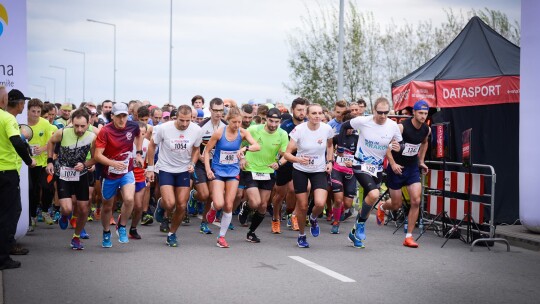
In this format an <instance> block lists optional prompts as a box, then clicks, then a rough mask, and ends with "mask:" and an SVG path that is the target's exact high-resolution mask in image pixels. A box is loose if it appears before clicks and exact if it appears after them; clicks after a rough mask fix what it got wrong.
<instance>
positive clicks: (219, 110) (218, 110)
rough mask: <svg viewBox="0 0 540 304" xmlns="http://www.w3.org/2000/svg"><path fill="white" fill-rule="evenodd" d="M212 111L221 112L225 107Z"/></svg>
mask: <svg viewBox="0 0 540 304" xmlns="http://www.w3.org/2000/svg"><path fill="white" fill-rule="evenodd" d="M212 111H214V112H218V113H219V112H223V109H212Z"/></svg>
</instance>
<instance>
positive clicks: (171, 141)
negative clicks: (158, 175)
mask: <svg viewBox="0 0 540 304" xmlns="http://www.w3.org/2000/svg"><path fill="white" fill-rule="evenodd" d="M174 123H175V122H174V121H169V122H166V123H164V124H161V125H160V126H159V128H154V133H153V134H152V136H153V139H154V143H156V145H159V146H160V148H159V159H158V161H157V163H156V169H157V170H160V171H165V172H169V173H180V172H186V171H187V169H188V166H189V163H190V162H191V151H192V150H193V147H199V146H200V145H201V141H202V132H201V128H200V127H199V126H198V125H197V124H195V123H193V122H190V123H189V126H188V128H187V129H186V130H184V131H180V130H178V129H177V128H176V126H175V125H174Z"/></svg>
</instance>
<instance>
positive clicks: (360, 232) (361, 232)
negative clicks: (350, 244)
mask: <svg viewBox="0 0 540 304" xmlns="http://www.w3.org/2000/svg"><path fill="white" fill-rule="evenodd" d="M355 229H356V232H355V233H354V236H355V237H356V238H357V239H359V240H360V241H364V240H365V239H366V231H365V229H366V223H365V222H363V223H355Z"/></svg>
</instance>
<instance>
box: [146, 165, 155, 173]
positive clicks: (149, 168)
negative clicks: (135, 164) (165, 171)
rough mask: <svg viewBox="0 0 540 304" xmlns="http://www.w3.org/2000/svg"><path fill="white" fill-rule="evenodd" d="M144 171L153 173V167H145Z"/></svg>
mask: <svg viewBox="0 0 540 304" xmlns="http://www.w3.org/2000/svg"><path fill="white" fill-rule="evenodd" d="M146 171H150V172H154V166H147V167H146Z"/></svg>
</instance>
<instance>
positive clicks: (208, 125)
mask: <svg viewBox="0 0 540 304" xmlns="http://www.w3.org/2000/svg"><path fill="white" fill-rule="evenodd" d="M226 125H227V123H226V122H225V121H224V120H220V121H219V125H218V126H217V127H216V126H214V124H213V123H212V119H210V118H205V119H204V120H203V121H202V122H201V123H200V124H199V127H201V129H202V142H201V154H202V153H203V152H204V148H206V144H208V141H209V140H210V137H212V134H214V132H216V131H217V130H218V129H219V128H221V127H225V126H226ZM212 155H213V152H210V157H212ZM197 164H198V165H200V166H202V168H204V164H203V163H202V162H201V161H198V162H197Z"/></svg>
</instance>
